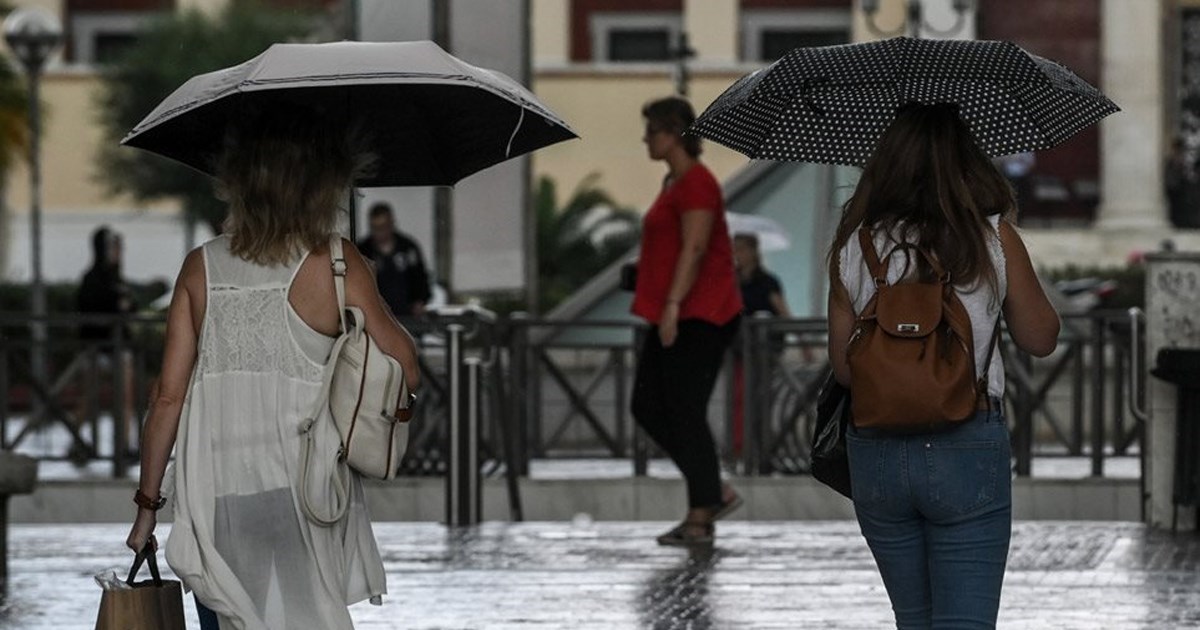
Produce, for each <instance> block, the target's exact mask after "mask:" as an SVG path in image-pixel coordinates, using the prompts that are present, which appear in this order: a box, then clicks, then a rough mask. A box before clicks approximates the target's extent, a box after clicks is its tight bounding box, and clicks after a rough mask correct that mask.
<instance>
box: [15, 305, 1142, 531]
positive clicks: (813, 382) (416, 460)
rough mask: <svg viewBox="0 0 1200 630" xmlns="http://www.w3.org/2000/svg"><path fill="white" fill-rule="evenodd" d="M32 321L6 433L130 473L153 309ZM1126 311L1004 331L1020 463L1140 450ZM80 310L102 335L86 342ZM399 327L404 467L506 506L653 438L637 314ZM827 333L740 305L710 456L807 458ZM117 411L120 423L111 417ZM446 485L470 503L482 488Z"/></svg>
mask: <svg viewBox="0 0 1200 630" xmlns="http://www.w3.org/2000/svg"><path fill="white" fill-rule="evenodd" d="M44 322H45V324H46V326H47V328H48V330H49V331H50V334H49V339H50V341H49V345H48V347H47V348H46V354H47V356H48V357H49V368H50V369H49V370H48V375H49V376H48V377H47V378H46V379H45V381H43V382H38V381H36V380H34V379H32V378H30V370H29V365H30V363H29V357H30V356H31V349H32V344H31V342H30V341H29V336H28V330H29V327H30V323H31V320H30V318H29V316H27V315H25V314H23V313H0V392H3V393H4V394H5V400H4V402H3V403H2V404H0V446H2V447H3V448H6V449H21V448H23V447H25V446H27V445H28V441H29V439H30V436H32V435H35V434H37V433H39V432H41V431H43V430H46V429H48V428H50V427H61V428H62V429H65V432H66V434H67V435H68V436H69V442H70V443H69V444H67V445H65V446H63V448H62V452H35V453H33V454H35V455H37V456H39V457H41V458H43V459H74V460H76V461H84V462H86V461H93V460H96V459H103V460H105V461H108V462H109V463H110V464H111V469H112V474H113V475H114V476H118V477H120V476H124V475H126V474H127V472H128V469H129V467H130V466H131V465H133V464H134V463H135V459H134V457H133V453H131V452H130V450H131V449H132V448H134V447H136V444H137V443H138V438H140V426H141V423H140V422H135V421H133V419H135V418H136V419H140V418H142V417H144V415H145V411H146V401H147V399H148V393H149V388H150V384H151V383H152V381H153V378H154V377H155V376H156V374H157V360H158V357H159V355H160V354H161V343H162V332H163V328H164V321H163V318H162V317H157V316H151V317H147V316H137V317H104V316H81V315H61V316H50V317H47V318H45V319H44ZM1129 322H1130V319H1129V317H1128V315H1127V314H1126V313H1124V312H1115V311H1114V312H1108V311H1102V312H1096V313H1092V314H1088V315H1082V316H1068V317H1066V318H1064V323H1063V324H1064V325H1063V333H1062V336H1061V338H1060V343H1059V349H1058V350H1057V351H1056V352H1055V353H1054V354H1053V355H1051V356H1050V357H1047V358H1045V359H1034V358H1031V357H1029V356H1028V355H1025V354H1023V353H1021V352H1020V351H1019V350H1018V349H1017V348H1016V347H1015V346H1014V345H1013V344H1012V343H1011V341H1010V340H1008V339H1007V338H1005V339H1004V341H1003V343H1002V346H1001V351H1002V353H1003V355H1004V357H1005V366H1006V372H1007V377H1008V378H1007V383H1008V386H1007V391H1006V395H1005V399H1006V403H1007V404H1006V406H1007V410H1008V412H1009V413H1008V415H1009V418H1010V425H1011V426H1012V429H1013V444H1014V456H1015V466H1016V470H1017V473H1018V474H1020V475H1028V474H1030V472H1031V462H1032V461H1033V458H1034V457H1048V456H1049V457H1053V456H1060V455H1063V456H1075V457H1087V458H1088V459H1089V461H1090V470H1091V474H1093V475H1096V476H1101V475H1103V474H1104V473H1105V463H1106V460H1107V458H1108V457H1109V456H1111V455H1130V454H1134V453H1136V454H1138V455H1140V454H1141V452H1142V450H1143V449H1142V448H1141V446H1140V445H1141V434H1142V432H1141V426H1142V424H1143V423H1142V422H1138V421H1136V418H1131V417H1130V415H1131V414H1130V413H1129V411H1128V409H1127V403H1128V400H1127V399H1129V394H1130V384H1129V382H1130V380H1131V377H1132V376H1133V375H1134V372H1132V371H1131V369H1130V355H1131V350H1130V348H1131V347H1132V345H1133V344H1135V343H1136V342H1137V339H1135V338H1133V337H1131V328H1130V323H1129ZM83 324H88V325H92V326H99V327H103V328H105V329H106V330H108V331H109V334H108V336H107V337H106V338H103V339H91V340H81V339H79V335H78V330H79V327H80V326H81V325H83ZM405 324H406V325H407V326H408V328H409V329H410V330H411V331H412V332H413V334H414V337H415V338H416V339H417V340H418V342H419V345H420V347H421V350H422V357H421V362H422V367H423V374H424V380H425V386H424V387H423V388H422V392H421V396H420V398H419V400H418V403H417V405H418V407H417V417H418V421H417V422H415V423H414V425H413V433H412V437H411V441H410V446H409V450H408V455H407V456H406V458H405V460H404V462H405V463H404V470H403V471H402V474H406V475H436V476H448V477H449V476H453V475H459V474H460V473H461V471H463V470H468V469H472V468H476V467H473V466H470V465H466V467H465V468H462V466H464V464H463V462H470V461H475V462H478V463H479V466H478V467H477V468H478V469H479V470H480V471H481V474H483V475H499V474H505V475H507V478H508V480H509V483H510V485H512V486H514V488H513V492H512V493H511V495H512V496H513V506H512V507H513V510H514V512H519V511H520V505H519V497H516V496H515V478H516V476H518V475H526V474H528V473H529V467H530V462H531V460H533V459H540V458H564V457H603V458H619V459H627V460H629V461H630V462H631V463H632V466H633V472H634V474H636V475H644V474H646V472H647V467H648V461H649V460H650V459H651V457H652V456H653V455H654V454H655V447H654V445H653V444H652V443H651V442H650V441H649V440H648V439H646V438H645V437H644V436H643V435H642V433H641V431H639V430H638V429H637V428H636V427H635V425H634V422H633V418H632V416H631V414H630V413H629V402H630V395H631V393H632V388H633V376H634V373H635V372H636V360H637V353H636V351H635V349H636V348H637V347H638V344H639V343H640V339H641V337H642V335H644V334H645V331H646V330H647V329H646V328H645V327H644V326H641V325H638V324H635V323H631V322H629V321H582V322H581V321H571V322H565V321H556V320H544V319H535V318H531V317H527V316H522V315H519V314H518V315H514V316H512V317H508V318H494V317H492V316H490V314H488V313H486V311H482V310H479V309H449V310H444V311H442V312H441V313H439V314H438V315H436V316H434V317H431V318H425V319H421V320H412V321H406V322H405ZM826 334H827V330H826V322H825V321H824V320H821V319H776V318H759V317H751V318H746V319H745V320H744V323H743V326H742V330H741V333H740V336H739V339H738V341H737V342H736V343H735V345H734V348H733V350H732V351H731V353H730V358H729V361H728V369H727V370H725V377H724V381H723V385H722V386H721V388H720V389H719V391H718V392H717V395H716V396H715V397H714V404H713V408H712V409H713V411H714V412H715V413H714V414H713V418H714V420H716V422H717V424H719V425H722V426H724V430H723V431H718V435H723V439H722V440H720V442H721V443H722V449H723V453H722V454H723V456H724V458H725V459H726V461H727V462H729V463H730V464H731V465H733V466H735V467H736V468H737V469H739V470H740V471H741V472H742V473H743V474H752V475H756V474H757V475H762V474H803V473H806V472H807V471H808V461H809V460H808V442H809V436H810V435H811V430H812V423H813V421H814V419H815V400H816V395H817V390H818V388H819V385H820V383H821V382H822V380H823V378H824V376H825V374H826V373H827V370H828V369H829V368H828V359H827V356H826ZM114 357H116V358H117V359H114ZM125 366H127V367H125ZM1140 396H1142V393H1141V392H1137V396H1136V397H1135V398H1137V397H1140ZM1139 399H1140V398H1139ZM105 412H107V413H105ZM118 418H125V420H126V421H125V422H113V420H114V419H118ZM456 419H458V420H456ZM105 421H107V422H108V429H107V430H103V429H104V424H105ZM458 422H463V423H465V424H461V425H460V424H457V423H458ZM459 430H465V431H467V433H466V434H460V433H456V431H459ZM60 433H61V431H60ZM464 435H465V436H466V438H465V439H464V437H463V436H464ZM24 450H25V451H26V452H28V451H29V449H27V448H25V449H24ZM455 467H459V468H457V470H458V471H459V472H452V470H454V469H455ZM470 492H472V493H474V492H475V491H474V490H472V491H470ZM454 500H455V501H457V502H458V503H456V505H459V506H460V507H461V508H462V509H463V510H466V511H467V512H468V513H469V512H470V509H474V508H473V506H476V505H477V503H478V499H477V498H470V499H469V500H468V499H465V498H463V497H461V496H457V497H456V498H455V499H454Z"/></svg>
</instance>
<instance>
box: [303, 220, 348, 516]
mask: <svg viewBox="0 0 1200 630" xmlns="http://www.w3.org/2000/svg"><path fill="white" fill-rule="evenodd" d="M329 266H330V268H331V269H332V271H333V286H334V290H335V293H336V294H337V302H338V321H339V323H340V325H341V333H342V334H341V335H339V336H338V338H337V341H335V342H334V343H333V348H332V349H330V351H329V363H327V364H326V365H325V369H324V373H323V375H322V377H321V389H320V391H319V392H318V393H317V401H316V403H315V405H314V407H313V410H312V412H311V413H309V414H308V417H307V418H305V419H304V422H302V423H301V424H300V435H302V436H304V452H303V453H302V454H301V456H300V509H301V511H303V512H304V516H305V517H307V518H308V520H309V521H311V522H312V523H313V524H314V525H317V526H319V527H330V526H332V525H334V524H336V523H338V522H339V521H341V520H342V518H344V517H345V516H346V512H347V511H348V510H349V509H350V470H349V466H348V465H347V464H346V463H345V462H342V461H339V462H338V463H337V464H336V466H337V471H336V473H335V476H336V479H335V482H334V484H333V490H334V495H335V496H336V500H335V502H334V508H333V511H332V512H331V513H330V514H327V515H326V514H318V513H317V510H316V508H315V507H313V502H312V498H311V497H310V496H309V485H310V484H309V482H308V478H309V474H310V472H311V470H312V459H313V451H314V450H316V447H317V445H316V436H315V435H314V434H313V425H314V424H316V421H317V418H320V417H321V414H322V412H323V411H326V410H327V409H328V407H329V393H330V390H331V389H332V388H333V368H334V366H335V365H337V358H338V356H339V355H340V354H341V353H342V348H343V347H344V346H345V345H346V342H347V341H349V339H350V327H349V326H348V325H347V323H346V271H347V266H346V256H345V251H344V250H343V248H342V237H341V236H340V235H338V234H334V235H333V236H332V237H330V239H329ZM339 459H340V457H339Z"/></svg>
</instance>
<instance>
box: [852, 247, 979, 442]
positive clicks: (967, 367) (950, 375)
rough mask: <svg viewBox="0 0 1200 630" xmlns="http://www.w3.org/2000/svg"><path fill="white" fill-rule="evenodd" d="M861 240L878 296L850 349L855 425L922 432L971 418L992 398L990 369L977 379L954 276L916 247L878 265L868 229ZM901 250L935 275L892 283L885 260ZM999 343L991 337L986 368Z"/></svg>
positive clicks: (966, 318) (968, 323) (858, 325)
mask: <svg viewBox="0 0 1200 630" xmlns="http://www.w3.org/2000/svg"><path fill="white" fill-rule="evenodd" d="M858 238H859V243H860V244H861V246H862V251H863V260H864V261H866V264H867V268H868V269H869V270H870V272H871V278H872V279H873V281H874V282H875V287H876V292H875V295H874V296H873V297H872V298H871V301H870V302H868V303H867V305H866V307H865V308H863V311H862V313H860V314H859V316H858V321H857V323H856V326H855V328H854V333H853V335H852V336H851V337H850V342H849V344H848V346H847V350H846V354H847V358H848V361H849V364H850V391H851V393H852V396H851V417H852V418H853V421H854V425H855V426H857V427H874V428H879V429H889V430H897V431H921V430H928V429H933V428H937V427H939V426H943V425H946V424H948V423H952V422H960V421H963V420H966V419H968V418H970V417H971V416H972V415H973V414H974V413H975V410H976V408H977V407H978V401H979V399H980V396H982V395H986V393H987V370H986V369H985V370H984V372H983V375H982V377H981V378H979V379H976V378H975V337H974V334H973V333H972V330H971V318H970V316H969V315H968V314H967V311H966V308H965V307H964V306H963V304H962V301H961V300H959V298H958V294H957V293H956V292H955V291H954V285H952V284H951V283H950V276H949V274H947V273H946V272H945V270H944V269H943V268H942V266H941V265H940V264H939V263H938V261H937V260H936V259H935V258H934V257H933V256H932V255H931V254H930V253H929V252H926V251H924V250H922V249H921V248H919V247H917V246H915V245H912V244H904V243H901V244H899V245H897V246H896V247H895V248H894V249H893V250H892V251H891V252H889V253H888V255H887V257H886V258H884V259H883V260H880V258H879V253H878V252H877V251H876V249H875V242H874V239H873V238H872V236H871V232H870V230H869V229H867V228H865V227H864V228H862V229H860V230H859V232H858ZM901 251H903V252H906V253H907V256H908V259H909V263H910V264H917V261H918V257H919V258H920V259H923V260H924V261H925V263H926V265H928V269H929V270H930V271H931V272H932V273H931V274H924V275H925V276H926V277H925V278H922V277H921V276H922V274H920V273H917V274H913V276H914V277H915V279H912V280H904V281H901V282H898V283H896V284H888V282H887V272H888V261H889V260H890V259H891V257H892V256H895V255H896V254H897V253H898V252H901ZM998 323H999V322H997V324H998ZM996 328H997V332H999V326H998V325H997V327H996ZM995 343H996V338H995V336H993V339H992V347H991V348H990V349H989V351H988V364H990V363H991V356H992V354H991V353H992V351H993V350H995Z"/></svg>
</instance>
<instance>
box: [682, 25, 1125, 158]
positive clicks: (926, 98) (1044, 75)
mask: <svg viewBox="0 0 1200 630" xmlns="http://www.w3.org/2000/svg"><path fill="white" fill-rule="evenodd" d="M909 102H917V103H924V104H935V103H955V104H957V105H958V107H959V115H960V116H961V117H962V119H963V121H964V122H965V123H966V124H967V126H968V127H970V129H971V132H972V133H973V134H974V136H975V140H976V141H977V142H978V143H979V145H980V146H981V147H982V148H983V150H984V151H985V152H987V153H988V155H992V156H1000V155H1008V154H1012V153H1019V152H1022V151H1036V150H1040V149H1048V148H1050V147H1053V146H1055V145H1057V144H1059V143H1060V142H1062V141H1064V140H1066V139H1067V138H1069V137H1071V136H1072V135H1073V134H1074V133H1075V132H1077V131H1079V130H1080V129H1082V128H1084V127H1086V126H1088V125H1091V124H1093V123H1095V122H1096V121H1098V120H1100V119H1101V118H1103V117H1105V116H1107V115H1109V114H1111V113H1113V112H1116V111H1119V108H1118V107H1117V106H1116V105H1114V104H1113V103H1112V101H1110V100H1108V98H1106V97H1105V96H1104V95H1103V94H1101V93H1100V91H1099V90H1097V89H1096V88H1094V87H1092V86H1091V85H1089V84H1088V83H1087V82H1086V81H1084V80H1083V79H1081V78H1079V77H1078V76H1076V75H1075V73H1073V72H1071V71H1070V70H1068V69H1067V68H1065V67H1063V66H1061V65H1059V64H1057V63H1055V62H1053V61H1049V60H1047V59H1043V58H1041V57H1038V56H1037V55H1033V54H1030V53H1028V52H1026V51H1025V50H1023V49H1022V48H1021V47H1019V46H1017V45H1016V44H1013V43H1011V42H1002V41H973V40H972V41H968V40H929V39H911V38H908V37H897V38H894V39H888V40H882V41H877V42H868V43H863V44H846V45H842V46H825V47H819V48H797V49H795V50H793V51H791V52H789V53H788V54H787V55H785V56H784V57H783V58H781V59H780V60H779V61H776V62H775V63H773V64H771V65H770V66H767V67H766V68H763V69H761V70H758V71H756V72H754V73H752V74H749V75H747V76H745V77H742V78H741V79H740V80H738V81H737V82H736V83H734V84H733V85H732V86H731V87H730V88H729V89H727V90H726V91H725V93H724V94H722V95H721V96H720V97H718V98H717V100H716V101H714V102H713V103H712V105H709V107H708V109H707V110H705V112H704V113H703V114H701V115H700V117H699V118H698V119H697V120H696V122H695V124H694V125H693V126H692V127H691V129H690V133H695V134H698V135H700V136H702V137H704V138H708V139H710V140H713V141H715V142H718V143H720V144H723V145H725V146H727V147H730V148H732V149H735V150H737V151H740V152H741V153H744V154H746V155H748V156H750V157H751V158H757V159H765V160H781V161H795V162H820V163H825V164H847V165H861V164H863V163H865V162H866V161H867V158H868V157H870V155H871V152H872V151H874V149H875V145H876V144H877V143H878V141H879V138H880V137H881V136H882V135H883V133H884V131H886V130H887V128H888V125H889V124H891V122H892V120H893V118H894V117H895V115H896V110H897V109H898V108H899V107H900V106H902V105H904V104H906V103H909Z"/></svg>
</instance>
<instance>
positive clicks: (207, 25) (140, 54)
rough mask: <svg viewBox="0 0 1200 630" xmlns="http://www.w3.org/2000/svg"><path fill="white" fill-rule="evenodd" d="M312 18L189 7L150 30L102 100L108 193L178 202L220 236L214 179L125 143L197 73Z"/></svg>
mask: <svg viewBox="0 0 1200 630" xmlns="http://www.w3.org/2000/svg"><path fill="white" fill-rule="evenodd" d="M311 15H312V14H310V13H303V12H296V11H282V10H273V9H267V8H264V7H262V6H260V5H259V4H258V3H257V2H232V3H230V4H229V5H228V6H227V7H226V9H225V10H224V11H222V12H221V14H220V15H219V16H217V17H216V18H215V19H214V18H211V17H209V16H207V15H205V14H204V13H201V12H200V11H198V10H189V11H183V12H178V13H173V14H171V15H170V16H168V17H165V18H162V19H161V20H160V21H158V22H156V23H155V24H154V25H153V26H152V27H151V28H149V29H147V30H146V31H145V33H144V34H143V35H142V36H141V37H139V39H138V42H137V43H136V44H135V45H133V46H132V47H131V48H130V50H128V51H127V52H126V53H125V54H124V55H122V56H121V58H120V59H118V60H117V61H116V62H114V63H113V64H112V66H111V67H109V68H108V69H107V71H106V72H105V76H104V83H103V87H102V89H101V92H100V94H99V103H98V104H99V110H100V123H101V125H102V126H103V128H104V134H105V142H104V145H103V148H102V149H101V151H100V155H99V172H98V173H97V177H98V178H99V180H100V181H101V182H102V183H104V185H105V186H106V187H107V188H108V190H109V192H110V193H113V194H122V193H124V194H129V195H131V196H133V197H134V198H135V199H137V200H138V201H142V202H145V201H150V200H155V199H162V198H177V199H180V200H181V201H182V202H183V205H184V211H185V212H186V213H187V214H188V215H189V216H190V217H192V218H193V219H195V220H197V221H203V222H205V223H207V224H208V225H209V226H211V227H212V228H213V231H214V232H217V233H219V232H220V231H221V230H220V227H221V223H222V222H223V221H224V220H225V204H224V203H222V202H220V201H218V200H217V199H216V198H215V197H214V196H213V183H212V180H211V179H210V178H208V177H207V176H205V175H202V174H200V173H197V172H196V171H193V170H192V169H190V168H188V167H186V166H183V165H180V164H177V163H175V162H173V161H171V160H168V159H166V158H162V157H159V156H157V155H153V154H151V153H148V152H146V151H140V150H137V149H131V148H128V147H122V146H120V145H119V142H120V140H121V138H123V137H124V136H125V134H126V133H127V132H128V131H129V130H130V129H132V128H133V127H134V125H136V124H137V123H139V122H141V120H142V119H143V118H144V117H145V116H146V115H147V114H149V113H150V112H151V110H153V109H154V107H155V106H156V105H158V103H159V102H160V101H162V100H163V99H164V98H166V97H167V96H168V95H170V94H171V92H173V91H174V90H175V89H176V88H177V87H179V86H180V85H182V84H183V83H184V82H185V81H186V80H188V79H189V78H191V77H192V76H194V75H197V74H202V73H205V72H211V71H213V70H218V69H220V68H225V67H228V66H232V65H235V64H238V63H241V62H243V61H246V60H248V59H250V58H252V57H255V56H257V55H258V54H260V53H262V52H263V51H264V50H266V49H267V48H268V47H269V46H270V45H271V44H274V43H276V42H283V41H290V40H295V39H297V38H298V37H300V36H302V35H304V34H306V33H308V32H310V31H311V26H312V20H311Z"/></svg>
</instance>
